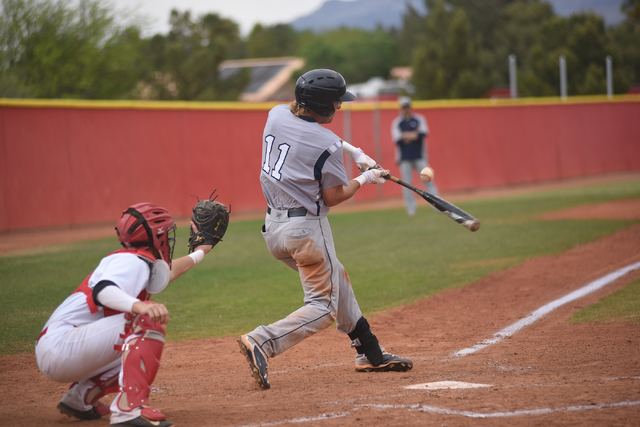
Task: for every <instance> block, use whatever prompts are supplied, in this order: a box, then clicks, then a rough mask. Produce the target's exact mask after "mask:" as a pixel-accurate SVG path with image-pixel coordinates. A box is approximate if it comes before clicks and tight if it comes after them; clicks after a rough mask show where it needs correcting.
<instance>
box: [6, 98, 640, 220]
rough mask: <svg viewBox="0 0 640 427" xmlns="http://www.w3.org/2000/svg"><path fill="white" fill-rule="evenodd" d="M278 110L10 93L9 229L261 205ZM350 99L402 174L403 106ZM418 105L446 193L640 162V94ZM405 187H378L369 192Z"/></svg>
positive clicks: (340, 120)
mask: <svg viewBox="0 0 640 427" xmlns="http://www.w3.org/2000/svg"><path fill="white" fill-rule="evenodd" d="M271 106H272V104H242V103H180V102H177V103H170V102H168V103H144V102H84V101H83V102H64V101H50V102H46V101H12V100H0V147H1V148H0V165H1V171H0V231H11V230H21V229H31V228H41V227H57V226H74V225H84V224H92V223H108V222H115V220H116V219H117V218H118V217H119V216H120V214H121V213H122V210H123V209H124V208H126V207H127V206H129V205H131V204H133V203H137V202H142V201H149V202H154V203H157V204H160V205H162V206H164V207H166V208H167V209H168V210H169V211H170V212H171V213H172V215H173V216H174V217H186V216H188V215H190V209H191V207H192V206H193V204H194V203H195V200H196V199H195V198H194V197H192V196H191V195H192V194H195V195H197V196H198V197H200V198H206V197H208V196H209V195H210V193H211V192H212V191H213V190H214V189H217V193H218V194H219V200H220V201H222V202H224V203H226V204H230V205H231V206H232V210H233V211H234V212H243V211H261V210H263V209H265V202H264V198H263V196H262V192H261V189H260V184H259V180H258V175H259V172H260V160H261V150H262V143H261V139H262V128H263V126H264V122H265V119H266V116H267V112H268V110H269V108H270V107H271ZM349 107H350V108H349V109H348V110H346V109H345V110H342V111H340V112H339V113H338V115H337V116H336V119H335V120H334V122H333V123H332V124H331V125H330V128H331V129H332V130H333V131H334V132H336V133H337V134H338V135H340V136H342V137H343V138H344V139H345V140H348V141H350V142H351V143H352V144H353V145H355V146H359V147H361V148H362V149H363V150H364V151H365V152H366V153H368V154H369V155H370V156H371V157H374V158H376V160H378V161H379V163H381V164H382V165H384V166H385V167H387V168H390V169H391V170H392V173H393V174H394V175H396V176H398V174H399V171H398V167H397V165H395V162H394V160H395V146H394V144H393V143H392V141H391V135H390V125H391V121H392V120H393V119H394V118H395V117H396V115H397V114H398V110H397V107H396V104H395V103H381V104H377V105H373V104H357V103H354V104H352V105H350V106H349ZM414 109H415V110H416V112H418V113H421V114H424V115H425V116H426V118H427V122H428V124H429V128H430V130H431V136H430V137H429V139H428V144H429V156H430V161H431V165H432V167H433V168H434V170H435V171H436V183H437V185H438V186H439V188H440V190H441V191H444V192H447V191H456V190H467V189H477V188H483V187H495V186H505V185H510V184H522V183H530V182H539V181H549V180H558V179H563V178H571V177H579V176H587V175H595V174H603V173H610V172H620V171H630V170H639V169H640V97H637V96H636V97H633V96H629V97H621V98H618V97H616V98H614V99H613V100H608V99H607V98H600V97H596V98H577V99H571V98H570V99H569V101H566V102H560V101H559V100H557V99H552V100H550V99H540V100H533V99H529V100H502V101H499V102H497V101H491V100H478V101H470V102H461V101H452V102H415V103H414ZM348 170H349V171H352V170H355V168H354V167H353V166H349V167H348ZM416 179H417V178H416ZM400 191H401V188H400V187H399V186H397V185H384V186H383V187H382V188H379V187H376V186H366V187H365V188H363V189H362V190H361V191H359V192H358V194H357V195H356V199H359V200H364V199H372V198H376V197H392V196H398V195H400Z"/></svg>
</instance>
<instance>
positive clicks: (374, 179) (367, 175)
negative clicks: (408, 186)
mask: <svg viewBox="0 0 640 427" xmlns="http://www.w3.org/2000/svg"><path fill="white" fill-rule="evenodd" d="M389 173H391V172H390V171H389V170H385V169H382V168H380V169H369V170H368V171H365V172H363V173H362V175H360V176H359V177H357V178H356V180H357V181H358V182H360V185H364V184H369V183H372V184H379V185H380V184H384V183H385V182H387V180H386V179H385V178H384V177H385V176H387V175H389Z"/></svg>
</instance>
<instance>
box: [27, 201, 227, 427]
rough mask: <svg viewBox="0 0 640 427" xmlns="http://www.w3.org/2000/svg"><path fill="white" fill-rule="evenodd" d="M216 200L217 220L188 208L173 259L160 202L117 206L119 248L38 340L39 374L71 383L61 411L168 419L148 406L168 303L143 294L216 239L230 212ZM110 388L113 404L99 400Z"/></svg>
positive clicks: (140, 422) (131, 425) (126, 421)
mask: <svg viewBox="0 0 640 427" xmlns="http://www.w3.org/2000/svg"><path fill="white" fill-rule="evenodd" d="M206 202H208V201H205V200H203V201H199V202H198V205H200V204H202V205H208V204H207V203H206ZM214 205H215V206H217V208H216V215H218V216H219V220H217V221H208V220H207V218H205V217H204V216H205V215H206V207H205V208H203V211H202V213H200V214H199V215H195V211H196V208H194V221H192V224H191V238H190V240H189V248H190V252H191V253H190V254H189V255H186V256H184V257H181V258H178V259H176V260H172V258H173V248H174V244H175V229H176V226H175V224H174V222H173V220H172V218H171V216H170V215H169V213H168V212H167V210H166V209H164V208H163V207H160V206H158V205H155V204H152V203H138V204H135V205H132V206H130V207H129V208H127V209H126V210H125V211H124V212H123V214H122V216H121V218H120V219H119V220H118V222H117V225H116V233H117V235H118V240H120V243H121V244H122V246H123V249H121V250H118V251H115V252H114V253H112V254H110V255H108V256H106V257H105V258H103V259H102V261H101V262H100V264H99V265H98V266H97V267H96V269H95V270H94V271H93V272H92V273H91V274H89V276H88V277H87V278H86V279H85V280H84V281H83V282H82V283H81V284H80V286H79V287H78V288H77V289H76V291H75V292H74V293H73V294H71V296H69V297H68V298H67V299H66V300H65V301H64V302H63V303H62V304H61V305H60V306H59V307H58V308H57V309H56V310H55V312H54V313H53V314H52V315H51V317H50V318H49V320H48V321H47V323H46V324H45V325H44V328H43V330H42V333H41V334H40V336H39V337H38V340H37V342H36V348H35V352H36V360H37V363H38V367H39V368H40V370H41V371H42V373H43V374H44V375H45V376H47V377H48V378H50V379H52V380H54V381H59V382H70V383H72V384H71V387H69V391H67V393H66V394H65V395H64V396H63V397H62V399H61V401H60V403H59V404H58V406H57V408H58V410H59V411H60V412H61V413H63V414H66V415H68V416H70V417H75V418H78V419H81V420H93V419H98V418H101V417H102V416H105V415H108V414H109V413H110V414H111V426H127V427H147V426H148V427H150V426H156V427H158V426H159V427H168V426H172V425H173V423H172V422H169V421H167V420H166V417H165V415H164V414H163V413H162V412H160V410H158V409H155V408H153V407H151V406H149V403H150V402H149V394H150V390H151V384H152V383H153V380H154V378H155V376H156V373H157V372H158V368H159V367H160V357H161V355H162V351H163V348H164V342H165V336H166V328H167V323H168V321H169V311H168V310H167V308H166V307H165V306H164V305H163V304H157V303H153V302H151V301H149V298H150V297H151V296H152V295H155V294H158V293H160V292H162V291H163V290H164V289H165V288H166V287H167V285H168V284H169V282H171V281H173V280H175V279H177V278H178V277H180V276H181V275H183V274H184V273H186V272H187V271H189V270H190V269H191V268H192V267H194V266H195V265H196V264H198V263H199V262H200V261H202V259H203V258H204V256H205V255H206V254H207V253H208V252H209V251H210V250H211V249H212V247H213V246H214V245H215V244H217V243H218V242H219V241H220V240H221V239H222V236H223V235H224V232H225V231H226V228H227V224H228V222H229V215H228V211H227V210H226V209H223V208H222V207H221V206H224V205H222V204H220V203H214ZM218 205H220V206H218ZM211 213H213V211H212V212H211ZM210 224H214V225H215V226H214V227H211V226H210ZM110 393H118V395H117V396H116V397H115V399H114V400H113V402H112V403H111V406H107V405H105V404H103V403H102V402H100V400H99V399H100V398H102V397H103V396H105V395H107V394H110Z"/></svg>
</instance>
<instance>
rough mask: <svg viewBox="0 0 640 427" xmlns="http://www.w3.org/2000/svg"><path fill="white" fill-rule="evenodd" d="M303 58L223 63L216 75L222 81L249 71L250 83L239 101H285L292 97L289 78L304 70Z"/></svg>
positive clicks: (292, 89)
mask: <svg viewBox="0 0 640 427" xmlns="http://www.w3.org/2000/svg"><path fill="white" fill-rule="evenodd" d="M304 64H305V62H304V60H303V59H302V58H293V57H286V58H256V59H237V60H229V61H224V62H223V63H222V64H220V67H219V72H220V78H221V79H222V80H224V79H226V78H228V77H231V76H233V75H234V74H236V73H238V72H239V71H240V70H242V69H246V68H249V69H250V70H251V80H250V82H249V84H248V85H247V87H245V89H244V90H243V91H242V94H241V95H240V101H245V102H265V101H287V100H291V99H294V97H295V93H294V90H295V83H294V82H293V81H292V79H291V75H292V73H293V72H295V71H300V70H301V69H302V67H304Z"/></svg>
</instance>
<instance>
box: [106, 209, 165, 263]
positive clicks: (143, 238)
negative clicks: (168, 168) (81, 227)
mask: <svg viewBox="0 0 640 427" xmlns="http://www.w3.org/2000/svg"><path fill="white" fill-rule="evenodd" d="M116 233H118V240H120V243H121V244H122V246H123V247H125V248H126V249H134V248H141V247H150V246H152V247H154V248H156V249H157V250H158V252H160V256H161V257H162V259H163V260H164V261H165V262H166V263H167V264H169V266H171V259H172V258H173V246H174V245H175V243H176V234H175V233H176V225H175V223H174V222H173V219H171V215H169V212H167V210H166V209H165V208H163V207H161V206H158V205H155V204H153V203H137V204H135V205H132V206H129V208H127V210H125V211H124V212H123V213H122V217H121V218H120V219H119V220H118V224H117V225H116Z"/></svg>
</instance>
